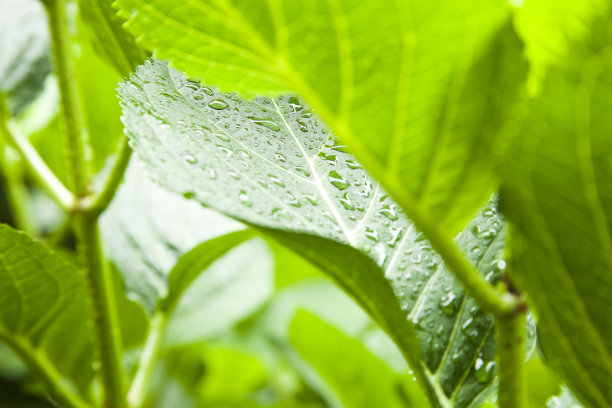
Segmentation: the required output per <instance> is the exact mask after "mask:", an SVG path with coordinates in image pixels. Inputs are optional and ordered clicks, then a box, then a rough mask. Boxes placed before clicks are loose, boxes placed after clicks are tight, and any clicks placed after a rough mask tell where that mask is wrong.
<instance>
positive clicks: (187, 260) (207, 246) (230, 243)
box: [160, 229, 254, 312]
mask: <svg viewBox="0 0 612 408" xmlns="http://www.w3.org/2000/svg"><path fill="white" fill-rule="evenodd" d="M253 235H254V234H253V231H251V230H248V229H246V230H239V231H235V232H230V233H228V234H225V235H221V236H219V237H217V238H213V239H210V240H208V241H204V242H202V243H201V244H199V245H197V246H195V247H194V248H193V249H191V250H190V251H189V252H187V253H186V254H184V255H183V256H181V257H180V258H179V260H178V262H177V263H176V265H174V267H173V268H172V270H171V271H170V274H169V276H168V295H167V296H166V297H165V298H164V299H163V300H162V302H163V304H162V305H160V308H161V310H163V311H164V312H171V311H172V310H173V309H174V307H175V306H176V304H177V303H178V301H179V299H180V297H181V295H182V294H183V292H184V291H185V290H186V289H187V288H188V287H189V285H191V283H192V282H193V281H194V280H195V279H196V278H197V277H198V276H199V275H200V273H201V272H202V271H204V270H206V269H207V268H208V267H209V266H210V265H211V264H212V263H213V262H215V261H216V260H217V259H219V258H220V257H222V256H223V255H225V254H226V253H227V252H228V251H230V250H231V249H233V248H234V247H236V246H238V245H240V244H242V243H243V242H245V241H246V240H248V239H250V238H252V237H253Z"/></svg>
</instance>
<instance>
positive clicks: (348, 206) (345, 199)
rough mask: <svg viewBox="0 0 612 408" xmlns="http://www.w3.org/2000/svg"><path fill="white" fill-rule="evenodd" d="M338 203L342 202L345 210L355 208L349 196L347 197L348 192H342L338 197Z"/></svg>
mask: <svg viewBox="0 0 612 408" xmlns="http://www.w3.org/2000/svg"><path fill="white" fill-rule="evenodd" d="M340 203H341V204H342V206H343V207H344V209H345V210H348V211H352V210H354V209H355V206H354V205H353V202H352V201H351V198H350V197H349V195H348V193H344V195H343V196H342V198H341V199H340Z"/></svg>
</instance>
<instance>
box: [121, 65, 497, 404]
mask: <svg viewBox="0 0 612 408" xmlns="http://www.w3.org/2000/svg"><path fill="white" fill-rule="evenodd" d="M120 95H121V97H122V103H123V106H124V115H123V119H124V123H125V125H126V128H127V131H128V134H129V135H130V137H131V139H132V142H133V146H134V148H135V150H136V152H137V154H138V155H139V157H140V158H141V159H142V160H143V161H144V162H145V164H146V165H147V166H148V168H149V170H150V171H151V173H152V174H153V176H154V177H155V179H156V180H157V181H158V182H159V183H160V184H162V185H163V186H165V187H167V188H169V189H171V190H174V191H176V192H179V193H181V194H183V195H185V196H188V197H193V198H194V199H196V200H197V201H199V202H201V203H202V204H204V205H207V206H209V207H211V208H213V209H216V210H218V211H220V212H222V213H224V214H227V215H230V216H232V217H234V218H236V219H239V220H241V221H243V222H247V223H249V224H251V225H253V226H256V227H257V228H258V229H259V230H260V231H262V232H264V233H266V234H269V235H271V236H273V237H274V238H276V239H277V240H278V241H279V242H280V243H281V244H283V245H285V246H287V247H289V248H291V249H293V250H294V251H296V252H298V253H299V254H301V255H302V256H304V257H305V258H306V259H308V260H310V261H311V262H313V263H314V264H315V265H316V266H318V267H319V268H320V269H321V270H322V271H324V272H326V273H327V274H328V275H330V276H332V277H333V278H334V279H335V280H336V281H337V282H338V283H339V284H340V285H341V286H342V287H343V288H344V289H345V290H347V292H348V293H349V294H351V295H352V296H353V297H355V299H356V300H357V302H358V303H359V304H360V305H361V306H362V307H363V308H364V309H365V310H366V311H368V313H369V314H370V315H371V316H373V318H374V319H375V320H376V321H377V323H378V324H380V325H381V327H383V329H385V330H386V331H387V332H388V333H389V334H390V336H391V337H392V338H393V339H394V341H396V343H397V344H398V345H399V346H400V348H401V349H402V350H403V352H404V353H407V354H408V359H409V360H411V366H412V367H413V369H414V370H415V371H417V373H418V372H419V370H424V371H427V372H428V374H427V376H428V378H427V382H426V383H427V384H428V386H429V387H430V391H431V393H432V395H433V394H435V397H432V398H435V399H436V400H437V403H439V404H441V405H445V404H446V405H447V406H448V405H450V404H451V402H450V399H453V401H455V402H456V403H457V404H458V405H457V406H459V407H461V406H467V405H469V404H470V403H471V402H472V399H473V398H476V397H477V396H478V395H480V394H481V392H483V391H484V390H486V389H488V386H489V385H490V384H491V383H492V381H493V378H494V376H493V375H492V372H491V369H492V365H491V364H489V363H490V362H491V360H492V359H493V355H494V352H495V341H494V336H493V334H492V332H493V331H492V323H491V318H490V317H489V316H486V315H485V314H484V313H482V311H480V310H479V308H478V307H477V306H476V304H475V303H474V301H473V300H472V299H469V298H465V296H464V295H465V293H464V290H463V289H462V287H461V285H460V284H459V283H458V282H456V281H455V279H454V278H453V277H452V275H451V274H450V273H449V272H448V270H446V268H445V267H444V266H443V265H442V261H441V259H440V257H439V256H438V255H437V254H436V253H435V252H434V251H433V249H432V248H431V246H430V245H429V243H428V242H427V241H426V240H425V238H424V237H423V235H422V234H421V233H419V232H418V231H417V230H416V229H415V227H414V226H413V225H412V224H411V223H410V222H409V221H408V219H407V217H406V216H405V215H404V214H403V212H402V210H401V209H400V208H399V207H398V205H397V204H395V203H394V202H393V201H392V200H391V199H390V198H389V196H388V195H387V194H386V193H385V191H384V190H383V189H382V187H380V186H379V185H378V184H377V183H376V182H375V181H374V180H373V179H372V178H371V177H370V176H369V175H368V174H367V173H366V171H365V170H364V169H363V167H362V166H361V165H360V164H359V163H358V162H357V161H355V159H354V158H353V157H352V156H351V155H349V154H348V153H346V152H345V149H344V146H342V145H340V144H338V143H337V142H336V141H335V138H334V136H333V135H331V134H330V132H329V130H328V129H327V128H326V127H325V126H324V125H323V123H322V122H321V120H320V119H319V118H318V117H317V116H316V115H315V114H314V112H313V111H312V110H311V109H309V108H308V107H307V106H306V105H304V104H303V103H302V102H301V101H300V100H298V99H297V98H295V97H279V98H276V99H267V98H258V99H255V100H253V101H244V100H241V99H240V98H238V97H237V96H235V95H231V94H220V93H216V92H215V91H213V90H212V89H210V88H205V87H200V86H198V85H197V84H195V83H193V82H191V81H189V80H186V79H185V78H184V77H183V76H182V74H180V73H178V72H176V71H174V70H170V69H169V68H168V67H166V65H164V64H162V63H160V62H153V63H147V64H146V65H145V66H144V67H141V68H139V69H138V70H137V72H136V74H135V75H134V76H132V78H131V81H130V82H127V83H125V84H123V85H122V86H121V87H120ZM493 207H494V206H493ZM493 207H492V208H487V209H485V210H483V212H482V213H481V214H480V215H479V217H477V218H476V219H475V220H474V221H473V223H472V224H471V225H470V226H469V228H468V229H466V231H465V232H464V233H462V234H461V236H460V237H459V238H458V241H457V242H458V244H459V246H460V247H461V248H462V249H463V250H464V252H465V253H466V255H467V256H468V258H469V260H470V261H471V262H472V263H473V264H474V265H475V266H476V267H477V268H478V270H479V271H480V273H482V274H483V275H485V276H487V278H488V279H489V280H491V281H494V280H495V278H496V277H497V272H498V270H499V266H500V265H503V263H501V262H500V261H501V260H502V255H503V243H504V236H505V232H504V229H503V221H502V220H501V219H500V218H499V216H498V215H497V214H496V212H495V209H494V208H493ZM375 262H376V263H375ZM381 267H382V269H383V270H384V274H383V271H381V270H380V268H381ZM383 277H386V278H387V280H388V281H389V282H390V283H391V286H392V287H393V290H391V288H390V287H389V284H388V283H387V282H385V280H384V279H383ZM393 292H395V296H393ZM396 299H397V300H396ZM398 303H399V306H401V308H402V310H403V313H402V312H400V311H399V310H398ZM461 305H464V306H463V307H459V306H461ZM407 317H408V319H407ZM407 320H414V321H415V323H416V324H417V326H418V331H419V332H420V333H421V335H420V338H421V344H422V348H423V354H422V355H421V353H420V352H419V351H418V350H417V349H416V348H415V345H414V344H413V343H414V340H413V334H412V327H409V326H408V325H406V321H407ZM481 334H483V335H481ZM449 339H452V341H450V342H449ZM447 350H449V351H448V352H447ZM415 359H423V360H424V364H423V366H422V365H421V363H417V362H416V361H415ZM479 360H480V361H479ZM483 367H485V368H483ZM476 368H479V369H480V371H478V373H477V370H476ZM482 370H484V372H482ZM487 370H488V371H487ZM421 374H422V376H424V375H425V373H424V372H423V373H421Z"/></svg>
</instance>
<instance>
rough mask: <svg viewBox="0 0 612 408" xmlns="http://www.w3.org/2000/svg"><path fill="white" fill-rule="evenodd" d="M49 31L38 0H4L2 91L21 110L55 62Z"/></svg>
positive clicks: (0, 17)
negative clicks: (51, 54) (52, 61)
mask: <svg viewBox="0 0 612 408" xmlns="http://www.w3.org/2000/svg"><path fill="white" fill-rule="evenodd" d="M48 54H49V33H48V29H47V19H46V15H45V10H44V7H43V5H42V4H41V3H40V2H39V1H37V0H21V1H14V0H1V1H0V94H8V95H9V97H10V99H9V105H10V106H9V107H10V108H11V111H13V112H14V113H16V112H18V111H21V110H22V109H23V108H25V107H26V106H27V104H28V103H29V102H30V101H31V100H32V99H34V97H36V95H37V94H38V92H39V91H40V89H41V88H42V84H43V81H44V79H45V77H46V76H47V74H48V73H49V71H50V70H51V66H50V63H49V55H48Z"/></svg>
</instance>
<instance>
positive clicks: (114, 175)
mask: <svg viewBox="0 0 612 408" xmlns="http://www.w3.org/2000/svg"><path fill="white" fill-rule="evenodd" d="M116 156H117V157H116V158H115V162H114V163H113V168H112V169H111V172H110V174H109V175H108V178H107V179H106V181H105V183H104V186H103V187H102V190H101V191H100V193H99V194H98V195H97V196H95V197H92V198H91V201H90V204H89V205H87V204H85V209H86V211H87V212H89V213H91V214H101V213H102V212H103V211H104V210H105V209H106V207H108V205H109V204H110V202H111V200H112V199H113V197H114V196H115V193H116V192H117V189H118V188H119V184H121V180H123V175H124V173H125V169H126V168H127V166H128V164H129V162H130V157H131V156H132V149H131V148H130V145H129V143H128V138H127V137H125V136H124V137H123V138H122V140H121V144H120V146H119V149H118V150H117V153H116Z"/></svg>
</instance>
